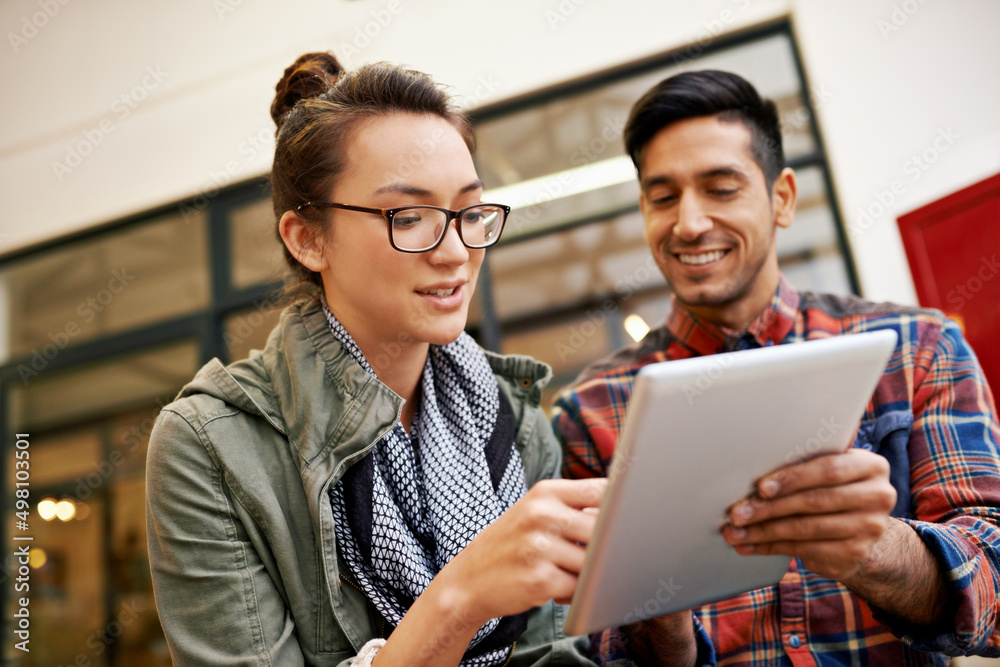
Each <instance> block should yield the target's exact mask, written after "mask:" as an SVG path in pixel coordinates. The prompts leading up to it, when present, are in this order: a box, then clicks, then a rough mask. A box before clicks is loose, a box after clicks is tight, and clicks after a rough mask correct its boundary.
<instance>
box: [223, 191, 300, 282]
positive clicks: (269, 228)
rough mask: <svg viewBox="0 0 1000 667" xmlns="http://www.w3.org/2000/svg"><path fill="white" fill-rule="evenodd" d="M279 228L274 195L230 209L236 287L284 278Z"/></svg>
mask: <svg viewBox="0 0 1000 667" xmlns="http://www.w3.org/2000/svg"><path fill="white" fill-rule="evenodd" d="M275 228H276V222H275V220H274V210H273V209H272V208H271V198H270V197H264V198H263V199H258V200H257V201H254V202H251V203H249V204H244V205H242V206H237V207H235V208H234V209H233V210H232V211H231V212H230V214H229V234H230V238H231V239H232V244H233V247H232V281H233V286H235V287H237V288H243V287H249V286H250V285H257V284H260V283H270V282H275V281H278V280H283V279H284V277H285V275H286V274H287V269H286V268H285V260H284V257H283V255H282V250H281V243H280V241H279V240H278V238H277V236H276V234H275Z"/></svg>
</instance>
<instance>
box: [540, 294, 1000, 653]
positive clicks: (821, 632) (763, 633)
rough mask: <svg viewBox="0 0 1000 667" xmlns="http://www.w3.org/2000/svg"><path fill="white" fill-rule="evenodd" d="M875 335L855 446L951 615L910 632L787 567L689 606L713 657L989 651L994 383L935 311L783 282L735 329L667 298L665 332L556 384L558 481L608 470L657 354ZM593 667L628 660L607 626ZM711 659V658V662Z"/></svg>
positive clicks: (998, 534) (995, 566)
mask: <svg viewBox="0 0 1000 667" xmlns="http://www.w3.org/2000/svg"><path fill="white" fill-rule="evenodd" d="M876 329H892V330H894V331H896V333H897V334H898V336H899V343H898V345H897V348H896V350H895V352H894V353H893V355H892V357H891V359H890V361H889V364H888V366H887V368H886V370H885V372H884V374H883V376H882V379H881V380H880V382H879V385H878V387H877V388H876V390H875V393H874V394H873V395H872V399H871V401H870V402H869V404H868V407H867V409H866V411H865V414H864V417H863V418H862V421H861V426H860V429H859V433H858V438H857V440H856V441H855V443H854V446H855V447H865V448H867V449H871V450H873V451H876V452H878V453H880V454H882V455H883V456H885V457H886V458H887V459H888V460H889V462H890V466H891V471H892V472H891V473H890V479H891V481H892V483H893V485H894V486H895V487H896V490H897V493H898V496H899V502H898V503H897V506H896V509H895V510H894V511H893V514H894V515H895V516H897V517H899V518H900V519H901V520H902V521H905V522H907V523H908V524H909V525H911V526H912V527H913V529H914V530H916V531H917V533H918V534H919V535H920V537H921V538H922V539H923V541H924V543H925V544H926V545H927V547H928V548H929V549H930V551H931V553H933V554H934V556H935V557H936V558H937V560H938V562H939V564H940V566H941V571H942V572H943V573H944V575H945V580H946V581H947V584H948V586H949V587H950V589H951V593H952V604H953V609H954V616H953V621H954V622H953V623H950V624H948V626H947V627H943V628H935V629H926V628H915V627H911V626H909V625H908V624H907V623H905V622H904V621H902V620H901V619H897V618H893V617H891V616H889V615H888V614H886V613H884V612H882V611H881V610H879V609H876V608H874V607H872V606H870V605H868V604H867V603H866V602H865V601H864V600H862V599H860V598H858V597H857V596H856V595H854V594H853V593H851V592H850V591H849V590H848V589H847V588H845V587H844V586H842V585H840V584H839V583H837V582H835V581H831V580H829V579H825V578H823V577H820V576H818V575H816V574H814V573H812V572H810V571H808V570H806V569H805V568H803V567H802V564H801V562H799V561H793V562H792V564H791V566H790V567H789V570H788V572H787V573H786V574H785V576H784V578H783V579H782V580H781V582H780V583H779V584H778V585H776V586H772V587H769V588H763V589H759V590H756V591H751V592H749V593H746V594H743V595H739V596H736V597H734V598H731V599H728V600H724V601H722V602H719V603H716V604H710V605H705V606H704V607H701V608H699V609H696V610H693V612H694V616H695V618H696V620H697V621H699V622H700V625H701V626H702V628H703V629H704V632H703V633H700V634H701V639H700V641H702V642H705V641H707V642H709V643H710V644H711V646H710V647H702V649H703V650H702V652H701V653H702V655H710V654H711V653H712V652H713V651H712V650H711V649H714V657H713V658H711V659H710V660H707V661H706V662H707V664H719V665H754V666H757V665H761V666H763V665H796V666H798V665H866V664H872V665H943V664H947V660H946V659H945V658H944V657H943V656H942V655H941V654H947V655H960V654H981V655H990V656H1000V633H998V632H997V629H996V625H997V620H998V612H1000V605H998V601H1000V530H998V526H1000V453H998V447H997V443H998V441H1000V426H998V423H997V416H996V408H995V405H994V401H993V397H992V394H991V393H990V388H989V386H988V385H987V384H986V381H985V379H984V378H983V374H982V371H981V369H980V367H979V363H978V362H977V361H976V358H975V355H974V354H973V352H972V350H971V349H970V348H969V346H968V344H967V343H966V341H965V340H964V338H963V337H962V333H961V331H960V329H959V328H958V326H957V325H956V324H955V323H954V322H952V321H951V320H948V319H946V318H945V317H944V316H943V315H942V314H941V313H940V312H938V311H935V310H925V309H914V308H904V307H901V306H896V305H893V304H874V303H870V302H867V301H863V300H861V299H858V298H856V297H838V296H831V295H820V294H812V293H807V292H803V293H799V292H798V291H796V290H795V288H794V287H792V285H791V284H790V283H788V282H787V281H786V280H785V279H784V278H783V277H782V280H781V283H780V284H779V286H778V290H777V291H776V293H775V295H774V298H773V299H772V301H771V304H770V306H769V307H768V308H767V309H765V311H764V312H763V313H762V314H761V315H760V316H759V317H758V318H757V319H756V320H755V321H754V322H753V324H752V325H751V326H750V327H749V328H748V329H747V331H744V332H735V331H730V330H726V329H722V328H719V327H717V326H714V325H712V324H710V323H707V322H703V321H699V320H697V319H696V318H694V317H693V316H691V315H690V314H689V313H688V312H687V311H685V310H683V309H681V308H679V307H677V306H676V304H674V307H673V308H672V309H671V312H670V314H669V316H668V318H667V322H666V324H665V325H664V326H662V327H660V328H658V329H655V330H653V331H651V332H650V333H649V334H648V335H647V336H646V337H645V338H644V339H643V340H642V341H640V342H638V343H636V344H635V345H632V346H630V347H627V348H625V349H623V350H621V351H619V352H617V353H615V354H614V355H612V356H610V357H608V358H606V359H604V360H602V361H600V362H598V363H596V364H594V365H593V366H591V367H590V368H588V369H587V370H586V371H584V373H583V374H582V375H581V376H580V377H579V378H578V379H577V381H576V382H575V383H574V384H573V385H572V386H570V387H568V388H566V389H565V390H563V392H561V394H560V396H559V398H558V399H557V401H556V404H555V406H554V410H553V425H554V427H555V429H556V432H557V434H558V435H559V437H560V439H561V441H562V444H563V448H564V452H565V467H564V474H565V475H566V476H567V477H574V478H580V477H595V476H605V475H606V473H607V471H608V469H609V466H610V463H611V457H612V455H613V454H614V449H615V442H616V441H617V438H618V432H619V430H620V429H621V426H622V423H623V420H624V416H625V409H626V407H627V405H628V399H629V395H630V394H631V389H632V383H633V382H634V379H635V376H636V374H637V373H638V371H639V369H640V368H642V367H643V366H645V365H647V364H651V363H655V362H659V361H668V360H674V359H682V358H685V357H691V356H697V355H707V354H716V353H719V352H724V351H731V350H736V349H746V348H748V347H756V346H766V345H781V344H785V343H793V342H798V341H803V340H811V339H816V338H824V337H827V336H839V335H843V334H851V333H857V332H862V331H872V330H876ZM596 639H597V641H596V643H597V645H598V647H599V649H600V653H601V659H602V661H603V662H604V663H605V664H628V663H629V662H630V661H629V660H628V658H627V651H626V648H625V646H624V643H623V641H622V638H621V635H620V634H619V633H618V632H617V630H609V631H607V632H605V633H603V635H601V636H600V637H599V638H596ZM715 661H717V662H715Z"/></svg>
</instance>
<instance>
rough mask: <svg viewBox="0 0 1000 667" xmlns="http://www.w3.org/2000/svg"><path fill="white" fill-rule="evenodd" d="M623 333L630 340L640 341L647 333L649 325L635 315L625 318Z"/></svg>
mask: <svg viewBox="0 0 1000 667" xmlns="http://www.w3.org/2000/svg"><path fill="white" fill-rule="evenodd" d="M625 331H627V332H628V335H629V336H631V337H632V340H635V341H639V340H642V338H643V336H645V335H646V334H648V333H649V325H648V324H646V320H644V319H642V318H641V317H639V316H638V315H636V314H635V313H632V314H631V315H629V316H628V317H626V318H625Z"/></svg>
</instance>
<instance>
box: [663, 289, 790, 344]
mask: <svg viewBox="0 0 1000 667" xmlns="http://www.w3.org/2000/svg"><path fill="white" fill-rule="evenodd" d="M670 305H671V308H670V314H669V315H668V316H667V328H668V329H669V330H670V332H671V333H672V334H673V335H674V336H675V337H676V338H677V341H678V342H679V343H681V344H682V345H684V346H686V347H689V348H691V349H692V350H693V351H694V352H695V353H696V354H700V355H707V354H717V353H719V352H728V351H732V350H738V349H743V348H746V347H765V346H768V345H777V344H779V343H781V341H782V340H784V339H785V336H787V335H788V333H789V332H790V331H791V330H792V329H793V328H794V327H795V322H796V320H797V318H798V307H799V292H798V290H796V289H795V287H794V286H793V285H792V284H791V283H790V282H788V281H787V280H786V279H785V276H784V274H782V275H781V277H780V279H779V281H778V288H777V290H775V292H774V296H772V297H771V302H770V303H769V304H768V305H767V307H766V308H764V310H763V311H761V313H760V314H759V315H758V316H757V317H756V318H754V320H753V322H751V323H750V326H748V327H747V328H746V329H744V330H743V331H736V330H734V329H728V328H726V327H721V326H719V325H716V324H713V323H711V322H706V321H705V320H702V319H699V318H698V317H696V316H694V315H692V314H691V313H690V312H688V311H687V310H685V309H684V308H683V307H682V306H681V305H680V304H679V303H678V302H677V299H676V297H671V304H670Z"/></svg>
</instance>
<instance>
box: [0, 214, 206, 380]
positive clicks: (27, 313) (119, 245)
mask: <svg viewBox="0 0 1000 667" xmlns="http://www.w3.org/2000/svg"><path fill="white" fill-rule="evenodd" d="M205 217H206V216H205V213H204V211H198V210H194V209H190V210H188V211H187V212H186V213H185V214H184V215H183V216H182V215H181V214H180V213H177V214H170V215H166V216H161V217H159V218H156V219H154V220H152V221H150V222H148V223H144V224H140V225H134V226H132V227H129V228H127V229H125V230H122V231H115V232H113V233H109V234H107V235H103V236H100V237H98V238H95V239H91V240H87V241H82V242H79V243H75V244H71V245H69V246H67V247H60V248H57V249H55V250H52V251H49V252H46V253H43V254H41V255H39V256H32V257H29V258H26V259H23V260H20V261H18V262H16V263H12V264H9V265H6V266H4V267H3V268H0V293H2V298H0V307H5V308H6V309H7V315H6V318H5V319H6V321H7V322H9V326H10V331H9V332H8V333H7V336H6V338H7V345H6V346H0V363H2V362H3V361H5V360H7V359H8V358H11V357H16V356H19V355H38V356H39V357H41V358H40V361H39V363H41V362H45V361H46V360H47V359H51V358H53V356H54V355H56V354H58V353H59V351H60V350H61V349H62V348H64V347H66V346H67V345H72V344H77V343H81V342H83V341H86V340H89V339H92V338H94V337H96V336H103V335H107V334H110V333H115V332H118V331H122V330H125V329H129V328H132V327H136V326H140V325H144V324H148V323H151V322H155V321H159V320H164V319H168V318H171V317H176V316H179V315H184V314H187V313H190V312H192V311H194V310H196V309H200V308H204V307H206V306H207V305H208V295H209V289H208V285H209V277H208V259H207V248H206V246H207V241H206V231H205ZM2 338H3V337H2V336H0V339H2Z"/></svg>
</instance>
